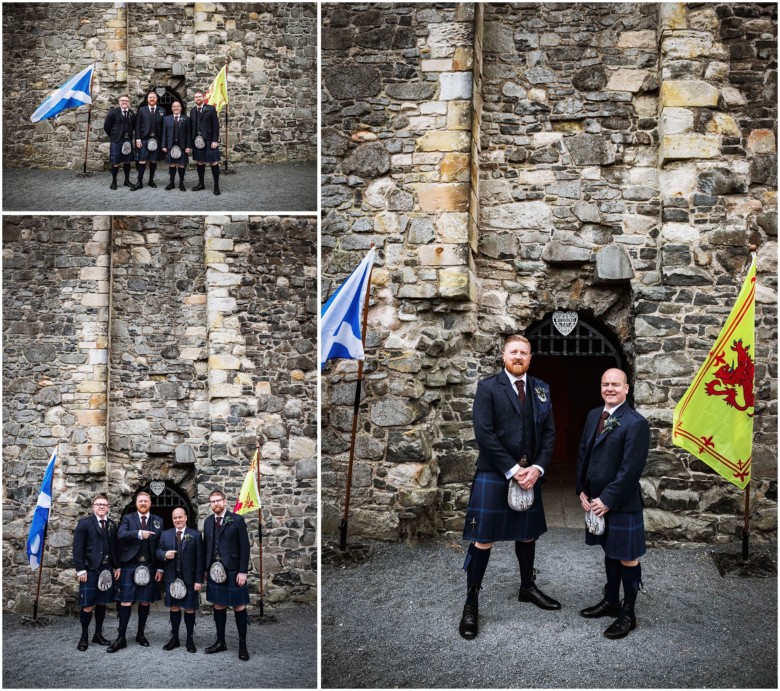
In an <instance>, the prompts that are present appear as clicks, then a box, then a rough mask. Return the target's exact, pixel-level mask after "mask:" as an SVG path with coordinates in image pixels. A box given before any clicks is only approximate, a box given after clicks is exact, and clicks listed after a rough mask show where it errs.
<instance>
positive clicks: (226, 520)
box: [222, 516, 233, 525]
mask: <svg viewBox="0 0 780 691" xmlns="http://www.w3.org/2000/svg"><path fill="white" fill-rule="evenodd" d="M222 522H223V523H224V524H225V525H228V524H229V523H232V522H233V516H225V520H224V521H222Z"/></svg>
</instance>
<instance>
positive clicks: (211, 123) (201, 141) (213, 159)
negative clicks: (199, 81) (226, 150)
mask: <svg viewBox="0 0 780 691" xmlns="http://www.w3.org/2000/svg"><path fill="white" fill-rule="evenodd" d="M190 123H191V128H192V132H191V136H192V144H191V147H192V157H193V158H194V159H195V163H196V165H197V166H198V184H197V185H195V187H193V188H192V190H193V191H194V192H197V191H199V190H205V189H206V185H205V182H204V180H205V178H206V164H207V163H208V164H209V165H210V166H211V177H212V178H214V194H220V191H219V160H220V157H219V116H218V114H217V109H216V108H215V107H214V106H210V105H208V103H204V102H203V92H202V91H200V90H198V91H196V92H195V106H194V107H193V109H192V110H191V111H190Z"/></svg>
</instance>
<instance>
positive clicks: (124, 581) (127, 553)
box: [106, 492, 163, 653]
mask: <svg viewBox="0 0 780 691" xmlns="http://www.w3.org/2000/svg"><path fill="white" fill-rule="evenodd" d="M135 506H136V508H137V509H138V511H133V512H132V513H128V514H125V515H124V516H122V521H121V522H120V524H119V532H118V535H119V547H120V553H119V563H120V566H121V568H122V574H121V576H120V579H119V586H118V587H117V593H116V599H117V600H118V601H119V602H120V605H119V632H118V635H117V638H116V640H115V641H114V642H113V643H112V644H111V645H110V646H108V648H107V649H106V652H109V653H115V652H116V651H117V650H121V649H122V648H126V647H127V641H126V639H125V634H126V632H127V624H128V623H129V621H130V614H131V612H132V610H133V603H134V602H137V603H138V629H137V631H136V634H135V640H136V642H137V643H138V644H139V645H142V646H144V647H145V648H148V647H149V641H147V640H146V636H145V635H144V628H145V626H146V620H147V619H148V617H149V608H150V605H151V603H152V602H156V601H157V600H159V599H160V588H159V586H158V585H157V583H158V582H159V581H161V580H162V573H158V572H157V569H156V565H157V559H156V557H155V552H156V550H157V543H158V541H159V540H160V535H161V533H162V529H163V520H162V518H160V517H159V516H155V515H154V514H153V513H152V512H151V511H150V509H151V507H152V497H151V495H150V494H148V493H147V492H139V493H138V494H137V495H136V498H135ZM144 569H147V570H148V582H147V583H146V584H145V585H139V584H138V583H136V580H140V578H138V579H137V578H136V572H137V571H139V572H140V571H143V570H144Z"/></svg>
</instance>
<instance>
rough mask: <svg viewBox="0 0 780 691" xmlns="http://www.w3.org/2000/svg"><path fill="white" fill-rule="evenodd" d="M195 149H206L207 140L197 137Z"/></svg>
mask: <svg viewBox="0 0 780 691" xmlns="http://www.w3.org/2000/svg"><path fill="white" fill-rule="evenodd" d="M194 143H195V148H196V149H205V148H206V140H205V139H204V138H203V137H202V136H201V135H198V136H197V137H195V142H194Z"/></svg>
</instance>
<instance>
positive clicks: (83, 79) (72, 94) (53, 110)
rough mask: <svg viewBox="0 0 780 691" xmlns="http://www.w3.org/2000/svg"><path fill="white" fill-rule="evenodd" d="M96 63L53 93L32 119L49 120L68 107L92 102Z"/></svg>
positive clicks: (34, 120) (76, 106) (36, 120)
mask: <svg viewBox="0 0 780 691" xmlns="http://www.w3.org/2000/svg"><path fill="white" fill-rule="evenodd" d="M94 69H95V66H94V65H90V66H89V67H87V68H86V69H84V70H82V71H81V72H79V73H78V74H77V75H76V76H75V77H71V78H70V79H69V80H68V81H67V82H65V83H64V84H63V85H62V86H61V87H60V88H59V89H57V90H56V91H55V92H54V93H52V94H51V95H50V96H49V97H48V98H47V99H46V100H45V101H44V102H43V103H41V105H40V106H38V110H36V111H35V112H34V113H33V114H32V116H30V120H32V121H33V122H38V121H40V120H48V119H49V118H53V117H54V116H55V115H59V114H60V113H61V112H62V111H63V110H67V109H68V108H78V107H79V106H84V105H87V104H89V103H92V96H91V95H90V94H91V88H92V71H93V70H94Z"/></svg>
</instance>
